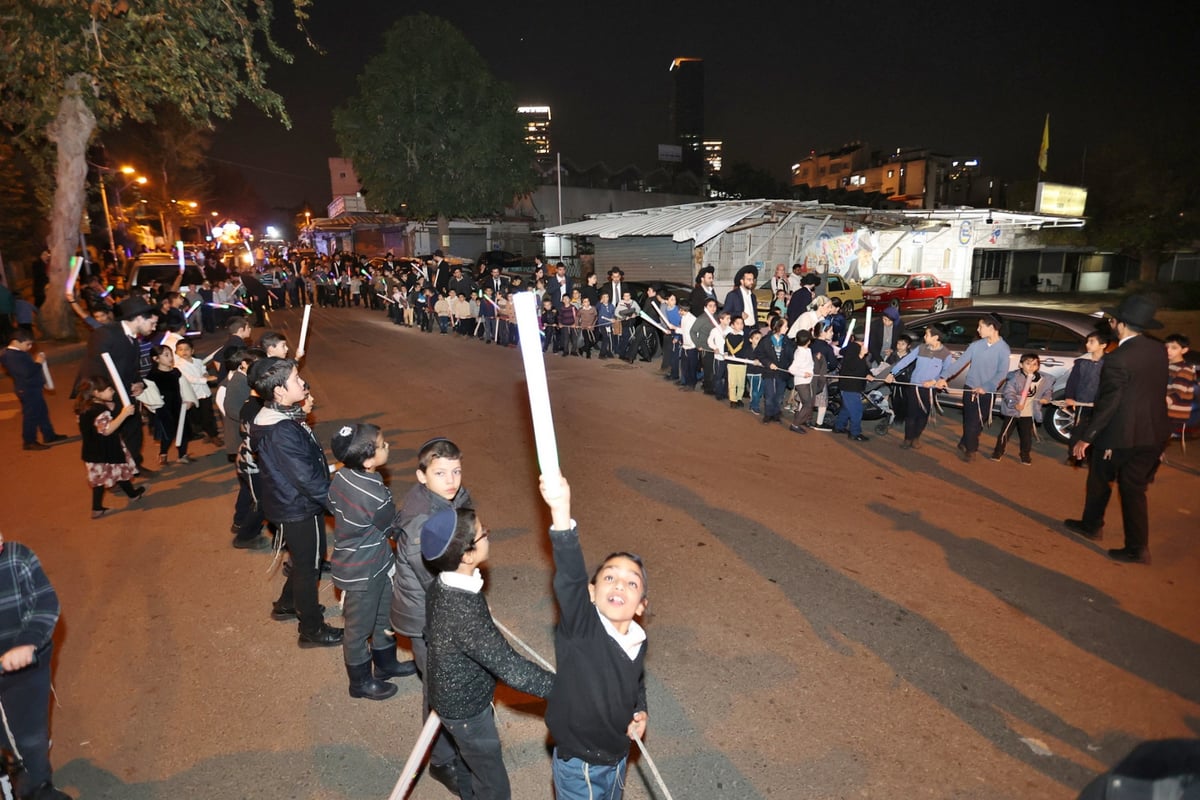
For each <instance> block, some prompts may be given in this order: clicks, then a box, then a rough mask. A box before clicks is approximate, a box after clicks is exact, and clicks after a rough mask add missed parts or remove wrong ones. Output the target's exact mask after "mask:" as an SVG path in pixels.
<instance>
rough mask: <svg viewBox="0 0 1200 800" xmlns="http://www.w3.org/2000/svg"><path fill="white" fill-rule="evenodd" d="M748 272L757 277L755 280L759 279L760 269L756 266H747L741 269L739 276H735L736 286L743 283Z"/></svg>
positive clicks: (738, 272)
mask: <svg viewBox="0 0 1200 800" xmlns="http://www.w3.org/2000/svg"><path fill="white" fill-rule="evenodd" d="M747 272H749V273H750V274H751V275H753V276H754V277H755V279H757V278H758V267H756V266H754V265H753V264H747V265H746V266H744V267H742V268H741V269H739V270H738V271H737V275H734V276H733V282H734V284H735V285H736V284H739V283H741V282H742V276H743V275H745V274H746V273H747Z"/></svg>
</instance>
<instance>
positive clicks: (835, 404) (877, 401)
mask: <svg viewBox="0 0 1200 800" xmlns="http://www.w3.org/2000/svg"><path fill="white" fill-rule="evenodd" d="M828 389H829V406H828V408H829V410H828V411H827V412H826V413H827V414H829V415H831V416H832V417H833V418H835V419H836V418H837V415H838V412H839V411H841V410H842V391H841V389H839V388H838V381H830V382H829V383H828ZM891 396H892V387H890V386H888V385H887V384H886V383H884V382H883V381H875V380H869V381H867V386H866V389H865V390H864V391H863V422H875V423H877V424H876V425H875V434H876V435H877V436H886V435H887V432H888V430H889V429H890V428H891V427H892V420H893V419H894V418H895V413H894V412H893V411H892V403H891Z"/></svg>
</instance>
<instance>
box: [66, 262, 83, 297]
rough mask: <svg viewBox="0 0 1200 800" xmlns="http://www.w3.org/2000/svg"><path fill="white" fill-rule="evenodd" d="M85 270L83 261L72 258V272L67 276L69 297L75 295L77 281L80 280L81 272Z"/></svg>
mask: <svg viewBox="0 0 1200 800" xmlns="http://www.w3.org/2000/svg"><path fill="white" fill-rule="evenodd" d="M81 269H83V259H82V258H80V257H79V256H71V271H70V272H69V273H68V274H67V297H71V296H72V295H73V294H75V281H77V280H79V270H81Z"/></svg>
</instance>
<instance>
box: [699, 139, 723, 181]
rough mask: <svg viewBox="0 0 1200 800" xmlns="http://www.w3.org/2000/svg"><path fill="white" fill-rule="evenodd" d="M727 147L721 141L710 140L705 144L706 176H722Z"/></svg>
mask: <svg viewBox="0 0 1200 800" xmlns="http://www.w3.org/2000/svg"><path fill="white" fill-rule="evenodd" d="M724 149H725V145H724V143H723V142H722V141H721V140H720V139H708V140H706V141H705V142H704V168H705V173H704V174H705V175H720V174H721V167H722V166H724V160H725V156H724Z"/></svg>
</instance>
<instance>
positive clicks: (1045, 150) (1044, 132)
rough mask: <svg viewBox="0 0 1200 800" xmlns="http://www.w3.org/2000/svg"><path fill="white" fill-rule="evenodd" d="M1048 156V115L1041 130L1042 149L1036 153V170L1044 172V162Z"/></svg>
mask: <svg viewBox="0 0 1200 800" xmlns="http://www.w3.org/2000/svg"><path fill="white" fill-rule="evenodd" d="M1049 155H1050V115H1049V114H1047V115H1046V127H1044V128H1042V149H1041V150H1039V151H1038V169H1040V170H1041V171H1042V172H1045V171H1046V162H1047V159H1048V156H1049Z"/></svg>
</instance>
